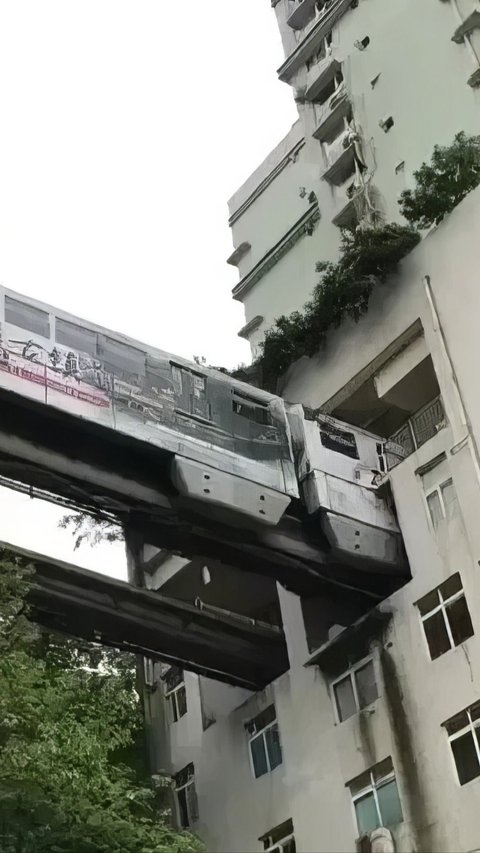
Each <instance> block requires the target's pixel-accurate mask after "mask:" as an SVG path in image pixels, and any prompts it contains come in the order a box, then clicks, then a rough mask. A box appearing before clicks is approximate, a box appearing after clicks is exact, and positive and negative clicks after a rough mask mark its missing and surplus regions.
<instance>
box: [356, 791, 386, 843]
mask: <svg viewBox="0 0 480 853" xmlns="http://www.w3.org/2000/svg"><path fill="white" fill-rule="evenodd" d="M355 812H356V815H357V825H358V832H359V834H360V835H361V834H362V833H363V832H370V831H371V830H372V829H376V828H377V827H378V826H380V825H381V824H380V820H379V817H378V814H377V807H376V805H375V800H374V798H373V794H365V796H364V797H362V798H361V799H360V800H357V801H356V803H355Z"/></svg>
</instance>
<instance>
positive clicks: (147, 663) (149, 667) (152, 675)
mask: <svg viewBox="0 0 480 853" xmlns="http://www.w3.org/2000/svg"><path fill="white" fill-rule="evenodd" d="M143 680H144V683H145V687H155V686H156V684H157V678H156V667H155V661H154V660H152V659H151V658H143Z"/></svg>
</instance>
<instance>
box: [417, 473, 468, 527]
mask: <svg viewBox="0 0 480 853" xmlns="http://www.w3.org/2000/svg"><path fill="white" fill-rule="evenodd" d="M450 483H451V484H452V486H453V488H454V490H455V497H456V500H457V504H458V496H457V490H456V489H455V483H454V482H453V477H452V476H450V477H447V478H446V479H445V480H443V479H442V480H440V481H439V482H438V483H437V485H436V486H433V487H432V488H431V489H429V490H428V492H426V491H424V495H425V506H426V508H427V516H428V520H429V522H430V524H431V526H432V529H433V530H438V524H435V522H434V520H433V517H432V513H431V512H430V506H429V504H428V499H429V498H430V497H432V495H437V496H438V500H439V502H440V509H441V512H442V518H441V521H447V520H448V514H447V509H446V505H445V501H444V499H443V489H444V488H445V486H448V485H449V484H450ZM458 511H459V512H460V507H459V508H458Z"/></svg>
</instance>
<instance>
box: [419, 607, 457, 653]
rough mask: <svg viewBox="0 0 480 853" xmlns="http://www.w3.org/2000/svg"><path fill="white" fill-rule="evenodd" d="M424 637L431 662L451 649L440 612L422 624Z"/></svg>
mask: <svg viewBox="0 0 480 853" xmlns="http://www.w3.org/2000/svg"><path fill="white" fill-rule="evenodd" d="M423 627H424V629H425V636H426V638H427V642H428V648H429V649H430V657H431V658H432V660H435V658H439V657H440V655H443V654H445V652H448V651H449V649H451V645H450V640H449V638H448V634H447V629H446V627H445V621H444V618H443V613H442V611H441V610H439V611H438V613H435V614H434V615H433V616H429V618H428V619H425V621H424V623H423Z"/></svg>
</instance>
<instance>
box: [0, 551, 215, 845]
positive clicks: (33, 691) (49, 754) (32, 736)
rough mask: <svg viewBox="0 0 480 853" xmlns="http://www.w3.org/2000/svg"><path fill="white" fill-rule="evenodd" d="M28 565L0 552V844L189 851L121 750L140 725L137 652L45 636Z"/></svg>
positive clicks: (157, 795)
mask: <svg viewBox="0 0 480 853" xmlns="http://www.w3.org/2000/svg"><path fill="white" fill-rule="evenodd" d="M30 575H31V572H30V570H29V569H28V567H25V565H23V564H22V562H21V561H17V560H11V559H9V558H8V557H7V556H6V554H5V553H3V554H2V553H0V850H1V851H2V853H167V851H168V853H175V851H177V853H187V851H196V850H200V849H201V846H200V844H199V842H198V841H197V840H196V839H195V838H194V837H193V836H191V835H189V834H187V833H178V832H176V831H174V830H172V829H171V828H170V827H168V826H167V824H166V823H165V807H164V806H163V805H162V799H161V788H159V789H158V790H154V789H153V788H152V787H151V786H150V785H149V784H147V782H146V781H144V779H142V778H141V777H140V776H139V774H138V773H135V771H134V770H133V769H132V768H131V767H130V766H127V765H126V764H122V763H120V760H119V756H120V755H122V754H123V755H125V754H126V753H127V752H128V750H129V749H131V748H132V746H133V745H134V744H135V742H136V741H137V740H138V737H139V735H140V734H141V732H142V715H141V710H140V704H139V699H138V696H137V694H136V693H135V691H134V679H135V659H134V657H133V656H131V655H121V654H119V653H117V652H113V651H111V650H102V649H101V648H99V647H98V646H95V645H89V644H86V643H83V644H81V643H76V642H74V641H72V640H64V639H62V638H60V637H50V636H48V635H45V634H43V633H41V632H40V631H39V629H37V628H36V626H34V625H32V624H31V623H30V622H29V621H28V620H27V619H26V606H25V594H26V592H27V590H28V585H29V583H30Z"/></svg>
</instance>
